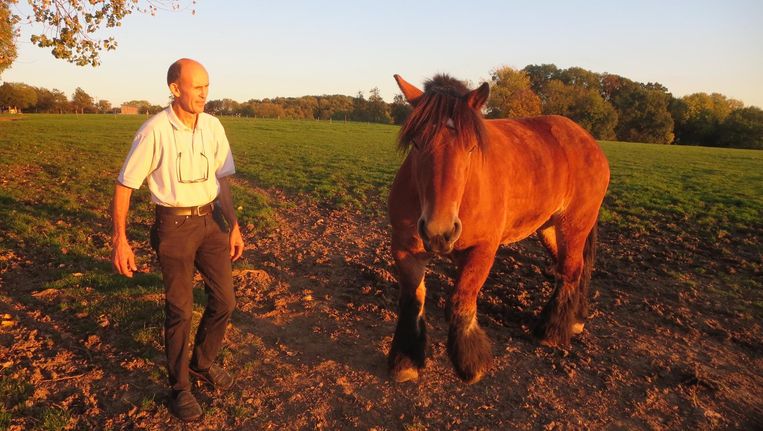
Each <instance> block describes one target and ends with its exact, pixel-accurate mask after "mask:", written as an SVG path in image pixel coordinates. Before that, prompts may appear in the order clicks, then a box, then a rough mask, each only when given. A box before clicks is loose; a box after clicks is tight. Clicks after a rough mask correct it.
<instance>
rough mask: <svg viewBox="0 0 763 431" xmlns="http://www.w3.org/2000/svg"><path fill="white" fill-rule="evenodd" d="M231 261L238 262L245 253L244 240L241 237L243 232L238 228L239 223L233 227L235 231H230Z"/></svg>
mask: <svg viewBox="0 0 763 431" xmlns="http://www.w3.org/2000/svg"><path fill="white" fill-rule="evenodd" d="M229 240H230V260H232V261H235V260H238V258H239V257H241V255H242V254H243V253H244V238H242V237H241V231H240V230H239V228H238V223H236V224H234V225H233V229H231V231H230V238H229Z"/></svg>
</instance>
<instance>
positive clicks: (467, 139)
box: [395, 75, 490, 254]
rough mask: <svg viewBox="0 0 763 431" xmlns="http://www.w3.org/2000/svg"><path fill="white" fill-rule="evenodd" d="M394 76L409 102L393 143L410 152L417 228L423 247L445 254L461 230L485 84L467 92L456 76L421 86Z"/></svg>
mask: <svg viewBox="0 0 763 431" xmlns="http://www.w3.org/2000/svg"><path fill="white" fill-rule="evenodd" d="M395 79H396V80H397V84H398V86H400V90H401V91H402V92H403V96H405V98H406V99H407V100H408V102H409V103H410V104H411V105H412V106H413V107H414V109H413V112H411V114H410V115H409V117H408V119H407V120H406V122H405V123H404V124H403V126H402V128H401V129H400V138H399V146H400V149H401V150H403V151H410V153H409V157H410V158H411V162H412V168H413V180H414V181H415V183H416V189H417V190H418V195H419V202H420V203H421V216H420V218H419V220H418V233H419V236H421V239H422V240H423V242H424V247H425V248H426V249H427V251H430V252H435V253H441V254H447V253H450V252H451V251H452V250H453V246H454V245H455V243H456V241H457V240H458V238H459V236H460V235H461V220H460V219H459V217H458V214H459V211H460V208H461V202H462V198H463V195H464V190H465V188H466V182H467V180H468V178H469V173H470V168H471V166H472V162H473V160H475V158H476V157H479V155H478V154H481V153H482V151H483V150H484V146H485V142H486V136H485V135H486V133H485V130H484V126H483V124H482V115H481V114H480V110H481V108H482V106H483V105H484V104H485V101H486V100H487V97H488V95H489V93H490V87H489V86H488V84H487V83H485V84H482V85H481V86H480V87H479V88H478V89H476V90H474V91H469V89H467V88H466V86H465V85H464V84H463V83H462V82H461V81H458V80H456V79H453V78H451V77H449V76H447V75H437V76H435V77H434V78H433V79H431V80H429V81H427V82H426V83H425V85H424V91H421V90H419V89H418V88H416V87H414V86H413V85H411V84H409V83H407V82H405V80H403V78H401V77H400V76H399V75H395Z"/></svg>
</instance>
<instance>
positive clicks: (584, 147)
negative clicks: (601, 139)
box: [388, 75, 609, 383]
mask: <svg viewBox="0 0 763 431" xmlns="http://www.w3.org/2000/svg"><path fill="white" fill-rule="evenodd" d="M395 79H396V80H397V83H398V85H399V87H400V90H402V92H403V95H404V96H405V98H406V99H407V100H408V102H409V103H410V104H411V105H412V106H413V107H414V109H413V112H412V113H411V114H410V116H409V117H408V119H407V121H406V122H405V124H403V126H402V128H401V130H400V136H399V147H400V149H401V150H402V151H407V157H406V158H405V161H404V162H403V164H402V166H401V167H400V170H399V171H398V173H397V176H396V177H395V181H394V183H393V185H392V189H391V191H390V195H389V217H390V222H391V224H392V255H393V257H394V259H395V263H396V265H397V269H398V281H399V283H400V301H399V315H398V321H397V328H396V329H395V336H394V339H393V341H392V346H391V348H390V351H389V356H388V365H389V369H390V374H391V376H392V378H393V379H394V380H396V381H400V382H402V381H406V380H416V379H418V375H419V370H420V369H422V368H423V367H424V357H425V353H424V352H425V344H426V324H425V319H424V299H425V296H426V289H425V287H424V274H425V271H426V266H427V263H428V262H429V260H430V258H431V257H432V256H433V255H434V254H439V255H445V256H449V257H451V259H452V260H453V261H454V262H455V264H456V265H457V268H458V276H457V278H456V283H455V288H454V289H453V290H452V292H451V294H450V296H449V298H448V303H447V311H446V317H447V319H448V322H449V331H448V345H447V346H448V355H449V356H450V359H451V362H452V363H453V366H454V367H455V370H456V373H457V374H458V376H459V377H460V378H462V379H463V380H465V381H467V382H469V383H473V382H476V381H478V380H479V379H480V378H481V377H482V376H483V374H484V373H485V372H486V370H487V369H488V367H489V365H490V362H491V359H492V354H491V347H490V340H489V339H488V337H487V335H486V334H485V332H484V331H483V330H482V328H480V326H479V325H478V324H477V294H478V293H479V291H480V288H481V287H482V284H483V283H484V282H485V279H486V278H487V276H488V273H489V272H490V267H491V266H492V265H493V260H494V259H495V253H496V251H497V250H498V246H499V245H501V244H509V243H512V242H516V241H519V240H522V239H524V238H526V237H528V236H529V235H531V234H532V233H533V232H538V233H539V234H540V238H541V239H542V242H543V244H544V245H545V246H546V248H547V249H548V250H549V252H550V253H551V255H552V256H553V258H554V260H555V262H556V271H557V274H558V275H557V283H556V288H555V290H554V293H553V295H552V296H551V299H550V300H549V301H548V303H547V304H546V306H545V307H544V308H543V311H542V313H541V316H540V320H539V323H538V324H537V326H536V327H535V329H534V333H535V335H536V336H537V337H539V338H540V339H541V342H542V343H544V344H546V345H549V346H565V345H568V344H569V342H570V338H571V337H572V335H574V334H578V333H580V332H582V331H583V325H584V322H585V319H586V317H587V313H588V283H589V280H590V276H591V269H592V267H593V258H594V250H595V245H596V229H595V227H596V224H597V220H598V214H599V207H600V206H601V203H602V200H603V199H604V194H605V192H606V191H607V186H608V185H609V164H608V162H607V159H606V157H605V156H604V153H603V152H602V151H601V149H600V148H599V145H598V144H597V143H596V141H595V140H594V139H593V137H591V135H590V134H589V133H588V132H586V131H585V130H583V128H581V127H580V126H578V125H577V124H575V123H574V122H572V121H571V120H569V119H567V118H564V117H560V116H542V117H534V118H526V119H520V120H484V119H483V118H482V115H481V114H480V110H481V109H482V106H483V105H484V104H485V102H486V100H487V98H488V94H489V92H490V87H489V86H488V84H487V83H484V84H482V86H480V87H479V88H477V89H476V90H473V91H469V90H468V89H467V88H466V86H465V85H464V84H463V83H462V82H460V81H458V80H456V79H453V78H451V77H449V76H447V75H438V76H435V77H434V78H433V79H432V80H430V81H427V82H426V84H425V86H424V89H425V91H423V92H422V91H421V90H419V89H418V88H416V87H414V86H413V85H411V84H409V83H407V82H406V81H404V80H403V79H402V78H401V77H400V76H398V75H395Z"/></svg>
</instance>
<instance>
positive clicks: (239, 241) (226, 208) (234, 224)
mask: <svg viewBox="0 0 763 431" xmlns="http://www.w3.org/2000/svg"><path fill="white" fill-rule="evenodd" d="M218 181H220V197H219V199H218V201H219V202H220V209H222V211H223V216H224V217H225V220H227V221H228V224H229V225H230V258H231V260H236V259H238V258H239V257H241V255H242V254H243V253H244V239H243V238H242V237H241V230H240V229H239V227H238V218H237V217H236V211H235V209H234V208H233V197H232V196H231V192H230V184H228V177H223V178H218Z"/></svg>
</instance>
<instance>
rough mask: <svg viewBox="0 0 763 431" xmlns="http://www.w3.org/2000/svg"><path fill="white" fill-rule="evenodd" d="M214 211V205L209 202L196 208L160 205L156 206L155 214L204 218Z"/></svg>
mask: <svg viewBox="0 0 763 431" xmlns="http://www.w3.org/2000/svg"><path fill="white" fill-rule="evenodd" d="M214 209H215V203H214V202H210V203H208V204H206V205H199V206H196V207H165V206H161V205H157V206H156V212H157V214H170V215H176V216H205V215H207V214H209V213H211V212H212V211H214Z"/></svg>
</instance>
